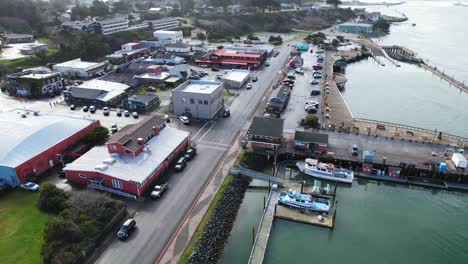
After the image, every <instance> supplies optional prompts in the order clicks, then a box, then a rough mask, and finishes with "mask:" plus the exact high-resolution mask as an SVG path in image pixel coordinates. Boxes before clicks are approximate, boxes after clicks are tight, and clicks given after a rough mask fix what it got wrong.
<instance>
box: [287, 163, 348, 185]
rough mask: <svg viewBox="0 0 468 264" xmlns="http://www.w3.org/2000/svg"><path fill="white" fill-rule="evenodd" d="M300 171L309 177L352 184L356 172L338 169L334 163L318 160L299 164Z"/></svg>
mask: <svg viewBox="0 0 468 264" xmlns="http://www.w3.org/2000/svg"><path fill="white" fill-rule="evenodd" d="M296 165H297V167H298V168H299V170H300V171H301V172H303V173H305V174H307V175H310V176H313V177H316V178H320V179H324V180H330V181H337V182H344V183H352V182H353V180H354V172H353V171H351V170H347V169H343V168H336V167H335V165H333V164H332V163H322V162H319V161H318V160H316V159H306V160H305V164H304V163H303V162H298V163H297V164H296Z"/></svg>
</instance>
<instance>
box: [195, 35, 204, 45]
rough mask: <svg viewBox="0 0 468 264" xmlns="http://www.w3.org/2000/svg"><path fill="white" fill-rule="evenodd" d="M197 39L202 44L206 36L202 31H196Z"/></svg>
mask: <svg viewBox="0 0 468 264" xmlns="http://www.w3.org/2000/svg"><path fill="white" fill-rule="evenodd" d="M197 39H199V40H201V42H202V44H203V45H204V44H205V40H206V36H205V34H203V33H198V34H197Z"/></svg>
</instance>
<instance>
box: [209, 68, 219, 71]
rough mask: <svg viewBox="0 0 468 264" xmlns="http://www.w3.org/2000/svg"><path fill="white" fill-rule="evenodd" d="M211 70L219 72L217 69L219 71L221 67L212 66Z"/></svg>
mask: <svg viewBox="0 0 468 264" xmlns="http://www.w3.org/2000/svg"><path fill="white" fill-rule="evenodd" d="M211 70H212V71H214V72H217V71H219V69H218V68H216V67H213V68H211Z"/></svg>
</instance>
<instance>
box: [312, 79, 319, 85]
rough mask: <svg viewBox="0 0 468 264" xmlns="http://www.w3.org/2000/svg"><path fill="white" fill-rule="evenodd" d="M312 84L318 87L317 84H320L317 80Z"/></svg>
mask: <svg viewBox="0 0 468 264" xmlns="http://www.w3.org/2000/svg"><path fill="white" fill-rule="evenodd" d="M310 84H312V85H317V84H319V82H318V81H317V80H313V81H311V82H310Z"/></svg>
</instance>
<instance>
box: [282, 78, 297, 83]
mask: <svg viewBox="0 0 468 264" xmlns="http://www.w3.org/2000/svg"><path fill="white" fill-rule="evenodd" d="M283 83H294V80H291V79H284V81H283Z"/></svg>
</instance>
